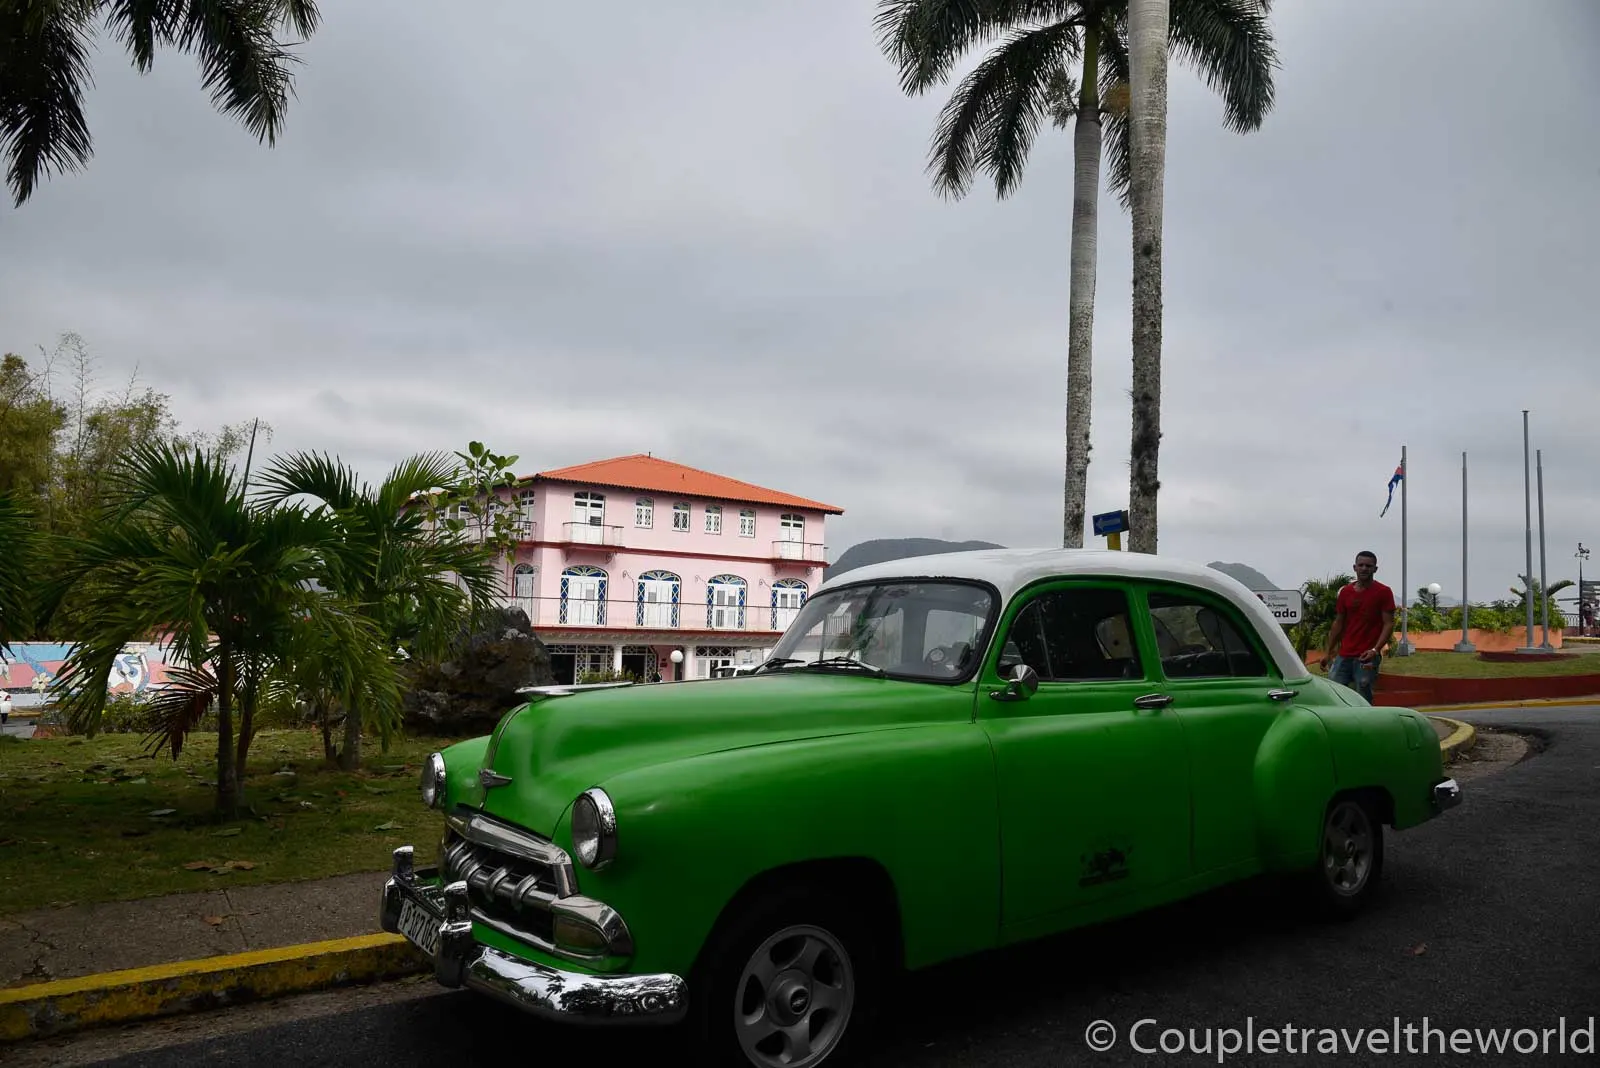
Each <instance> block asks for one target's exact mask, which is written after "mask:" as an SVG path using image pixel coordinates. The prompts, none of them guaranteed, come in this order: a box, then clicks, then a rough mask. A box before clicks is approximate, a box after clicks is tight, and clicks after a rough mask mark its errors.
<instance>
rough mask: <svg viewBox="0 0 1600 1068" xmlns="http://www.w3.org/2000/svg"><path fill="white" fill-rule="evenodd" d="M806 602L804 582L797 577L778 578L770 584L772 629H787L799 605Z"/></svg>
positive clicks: (798, 609) (797, 613)
mask: <svg viewBox="0 0 1600 1068" xmlns="http://www.w3.org/2000/svg"><path fill="white" fill-rule="evenodd" d="M805 603H806V584H805V583H804V582H802V581H801V580H799V579H787V578H786V579H779V580H778V581H777V582H774V583H773V584H772V629H773V630H788V629H789V624H790V623H793V622H794V617H795V616H797V615H799V614H800V606H801V605H803V604H805Z"/></svg>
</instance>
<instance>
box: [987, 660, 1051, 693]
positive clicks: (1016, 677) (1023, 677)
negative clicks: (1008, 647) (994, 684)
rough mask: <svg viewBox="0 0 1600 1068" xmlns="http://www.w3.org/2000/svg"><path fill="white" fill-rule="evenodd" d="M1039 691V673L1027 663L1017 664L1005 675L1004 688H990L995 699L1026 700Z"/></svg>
mask: <svg viewBox="0 0 1600 1068" xmlns="http://www.w3.org/2000/svg"><path fill="white" fill-rule="evenodd" d="M1038 692H1039V673H1038V672H1037V671H1035V670H1033V668H1031V667H1029V666H1028V665H1027V664H1018V665H1017V666H1016V667H1014V668H1012V669H1011V674H1010V675H1009V676H1008V677H1007V681H1006V688H1005V689H1003V690H990V691H989V696H990V697H992V698H994V699H995V700H996V701H1026V700H1027V699H1028V698H1030V697H1032V696H1033V695H1034V694H1036V693H1038Z"/></svg>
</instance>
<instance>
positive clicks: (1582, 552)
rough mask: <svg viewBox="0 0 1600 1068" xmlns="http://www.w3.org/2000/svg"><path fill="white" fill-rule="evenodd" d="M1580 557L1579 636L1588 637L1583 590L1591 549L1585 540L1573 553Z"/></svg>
mask: <svg viewBox="0 0 1600 1068" xmlns="http://www.w3.org/2000/svg"><path fill="white" fill-rule="evenodd" d="M1573 555H1574V556H1576V557H1577V558H1578V637H1580V638H1585V637H1588V634H1589V631H1588V628H1587V627H1585V626H1584V625H1583V609H1584V605H1586V604H1587V603H1588V602H1586V601H1585V600H1584V599H1583V597H1584V592H1583V562H1584V561H1585V560H1587V559H1589V550H1588V549H1585V548H1584V547H1583V542H1581V541H1580V542H1579V543H1578V551H1577V552H1575V553H1573Z"/></svg>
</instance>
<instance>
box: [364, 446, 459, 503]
mask: <svg viewBox="0 0 1600 1068" xmlns="http://www.w3.org/2000/svg"><path fill="white" fill-rule="evenodd" d="M460 466H461V465H460V462H459V461H457V460H456V458H455V457H453V456H451V455H449V454H448V453H444V452H427V453H419V454H418V455H415V456H411V457H408V458H407V459H405V460H402V461H401V462H400V463H398V464H396V465H395V467H394V470H392V471H390V472H389V474H388V477H386V478H385V479H384V480H383V484H382V485H381V486H379V487H378V507H379V508H380V509H381V510H382V511H383V512H384V513H386V514H393V513H398V512H400V511H402V510H403V509H404V508H405V506H406V504H407V503H408V502H409V501H411V500H412V499H413V498H415V497H418V496H420V495H422V494H425V493H429V492H431V491H434V490H437V489H439V488H441V487H443V486H448V485H450V484H451V483H452V482H454V481H455V480H456V478H457V477H458V476H459V473H460Z"/></svg>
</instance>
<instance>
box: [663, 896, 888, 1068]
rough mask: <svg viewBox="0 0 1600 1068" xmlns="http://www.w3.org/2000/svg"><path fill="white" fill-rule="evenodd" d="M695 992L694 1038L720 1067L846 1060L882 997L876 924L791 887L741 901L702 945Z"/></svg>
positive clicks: (772, 1067)
mask: <svg viewBox="0 0 1600 1068" xmlns="http://www.w3.org/2000/svg"><path fill="white" fill-rule="evenodd" d="M706 949H707V951H706V954H705V956H704V958H703V959H704V961H705V967H704V968H703V969H701V974H699V975H698V976H697V977H696V981H695V984H694V988H693V989H692V990H691V994H690V1013H691V1018H692V1020H693V1030H694V1032H695V1038H696V1039H697V1040H698V1042H699V1044H700V1045H701V1047H702V1049H703V1050H704V1051H705V1052H707V1053H709V1054H711V1055H712V1056H713V1057H714V1063H716V1064H722V1065H739V1066H750V1068H779V1066H782V1068H819V1066H821V1065H827V1066H828V1068H837V1066H841V1065H844V1064H846V1063H848V1061H849V1059H850V1058H851V1057H852V1056H854V1053H855V1050H856V1049H857V1048H858V1047H859V1046H860V1045H861V1043H862V1042H863V1040H864V1038H865V1034H866V1032H867V1031H868V1030H869V1028H870V1026H871V1024H872V1022H873V1017H874V1016H875V1015H876V1013H877V1009H878V1005H879V998H880V993H879V984H880V975H881V971H880V957H879V952H878V949H877V945H876V943H875V940H874V939H873V938H872V937H871V934H870V930H869V929H868V928H867V927H866V926H865V925H864V924H863V923H861V922H860V921H858V920H857V919H856V918H855V917H852V916H851V915H850V914H849V913H848V912H847V911H846V910H844V909H843V908H841V907H839V906H838V905H834V904H831V903H829V902H826V901H824V900H823V899H821V898H819V897H816V896H812V895H789V894H785V895H784V896H783V897H782V898H781V899H777V900H773V899H767V900H761V901H758V902H755V903H752V904H750V905H746V906H743V907H741V909H740V911H739V912H738V913H737V914H736V915H733V916H731V917H730V918H729V920H728V921H727V922H725V923H724V925H723V926H722V927H721V929H720V930H719V932H718V934H717V935H716V936H714V937H713V939H712V941H711V942H710V943H708V945H707V947H706Z"/></svg>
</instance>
